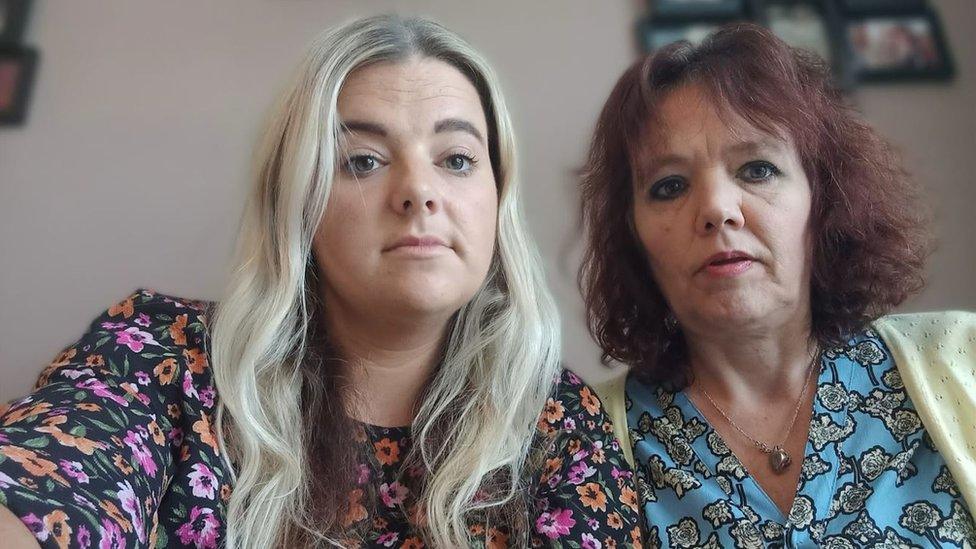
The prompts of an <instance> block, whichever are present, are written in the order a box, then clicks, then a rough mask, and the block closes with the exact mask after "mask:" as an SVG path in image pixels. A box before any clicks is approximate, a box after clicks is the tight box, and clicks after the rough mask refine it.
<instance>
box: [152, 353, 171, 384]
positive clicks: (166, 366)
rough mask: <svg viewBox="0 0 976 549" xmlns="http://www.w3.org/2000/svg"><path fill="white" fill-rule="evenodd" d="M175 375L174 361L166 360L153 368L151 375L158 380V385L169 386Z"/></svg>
mask: <svg viewBox="0 0 976 549" xmlns="http://www.w3.org/2000/svg"><path fill="white" fill-rule="evenodd" d="M175 373H176V359H175V358H167V359H164V360H163V361H162V362H160V363H159V364H157V365H156V367H155V368H153V375H154V376H156V379H158V380H159V384H160V385H169V384H170V383H171V382H172V381H173V375H174V374H175Z"/></svg>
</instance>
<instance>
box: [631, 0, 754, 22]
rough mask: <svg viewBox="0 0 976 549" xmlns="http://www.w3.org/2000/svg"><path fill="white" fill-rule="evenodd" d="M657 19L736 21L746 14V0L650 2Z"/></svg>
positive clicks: (665, 0)
mask: <svg viewBox="0 0 976 549" xmlns="http://www.w3.org/2000/svg"><path fill="white" fill-rule="evenodd" d="M650 2H651V17H654V18H655V19H657V18H661V19H668V18H670V19H696V20H702V19H734V18H737V17H742V16H743V15H744V12H745V0H650Z"/></svg>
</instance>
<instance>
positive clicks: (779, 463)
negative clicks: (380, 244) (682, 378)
mask: <svg viewBox="0 0 976 549" xmlns="http://www.w3.org/2000/svg"><path fill="white" fill-rule="evenodd" d="M818 358H820V352H819V351H817V352H816V353H814V355H813V360H812V361H810V366H808V367H807V377H806V381H805V382H804V383H803V390H802V391H800V396H799V397H798V398H797V399H796V405H795V406H794V410H793V418H792V419H791V420H790V425H789V427H787V428H786V434H785V435H784V436H783V442H781V443H780V444H776V445H774V446H770V445H768V444H766V443H765V442H763V441H761V440H758V439H756V438H754V437H752V436H751V435H749V433H746V432H745V431H743V430H742V429H741V428H740V427H739V426H738V425H736V424H735V422H734V421H732V418H730V417H729V415H728V414H726V413H725V410H723V409H722V408H720V407H719V405H718V404H715V401H714V400H712V397H711V396H710V395H709V394H708V391H706V390H705V388H704V387H702V386H699V387H698V390H700V391H701V393H702V394H703V395H705V398H706V399H708V402H709V404H711V405H712V408H715V411H717V412H718V413H720V414H722V417H724V418H725V421H728V422H729V425H731V426H732V427H733V428H734V429H735V430H736V431H738V432H739V434H740V435H742V436H744V437H746V438H747V439H749V441H751V442H752V443H753V444H755V445H756V448H759V450H760V451H761V452H762V453H764V454H766V455H768V456H769V466H770V467H772V469H773V472H774V473H776V474H779V473H782V472H783V471H785V470H786V468H787V467H789V466H790V463H793V458H792V457H791V456H790V454H789V452H787V451H786V450H785V449H784V448H783V446H784V445H785V444H786V441H787V440H789V438H790V433H792V432H793V426H794V425H795V424H796V417H797V416H798V415H800V405H801V404H802V403H803V396H804V395H806V394H807V387H809V386H810V377H811V375H812V374H813V370H814V365H815V364H816V363H817V362H818V360H817V359H818Z"/></svg>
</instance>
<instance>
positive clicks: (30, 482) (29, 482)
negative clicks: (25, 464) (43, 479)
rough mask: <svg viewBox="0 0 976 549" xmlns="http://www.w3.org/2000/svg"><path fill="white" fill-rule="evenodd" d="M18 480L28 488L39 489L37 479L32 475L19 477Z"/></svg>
mask: <svg viewBox="0 0 976 549" xmlns="http://www.w3.org/2000/svg"><path fill="white" fill-rule="evenodd" d="M17 482H19V483H20V485H21V486H23V487H24V488H27V489H28V490H37V481H36V480H34V479H33V478H31V477H20V478H18V479H17Z"/></svg>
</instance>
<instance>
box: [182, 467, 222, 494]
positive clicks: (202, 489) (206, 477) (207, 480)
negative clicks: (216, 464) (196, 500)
mask: <svg viewBox="0 0 976 549" xmlns="http://www.w3.org/2000/svg"><path fill="white" fill-rule="evenodd" d="M187 476H189V477H190V486H191V487H192V488H193V495H194V496H197V497H205V498H207V499H214V490H215V489H216V488H217V477H215V476H214V474H213V472H211V471H210V468H209V467H207V466H206V465H204V464H203V463H195V464H193V470H192V471H190V473H189V475H187Z"/></svg>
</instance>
